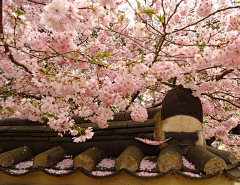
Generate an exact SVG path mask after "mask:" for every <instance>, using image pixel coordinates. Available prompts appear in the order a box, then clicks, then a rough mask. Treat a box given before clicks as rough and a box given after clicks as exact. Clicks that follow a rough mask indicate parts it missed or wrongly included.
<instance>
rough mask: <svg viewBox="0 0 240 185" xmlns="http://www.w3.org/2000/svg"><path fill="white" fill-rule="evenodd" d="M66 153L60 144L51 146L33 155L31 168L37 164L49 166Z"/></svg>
mask: <svg viewBox="0 0 240 185" xmlns="http://www.w3.org/2000/svg"><path fill="white" fill-rule="evenodd" d="M65 155H66V152H65V150H64V149H63V148H62V147H61V146H57V147H53V148H51V149H49V150H47V151H45V152H42V153H40V154H38V155H37V156H36V157H34V160H33V168H36V167H38V166H42V167H45V168H46V167H49V166H52V165H54V164H56V163H57V162H59V161H61V160H62V159H63V158H64V156H65Z"/></svg>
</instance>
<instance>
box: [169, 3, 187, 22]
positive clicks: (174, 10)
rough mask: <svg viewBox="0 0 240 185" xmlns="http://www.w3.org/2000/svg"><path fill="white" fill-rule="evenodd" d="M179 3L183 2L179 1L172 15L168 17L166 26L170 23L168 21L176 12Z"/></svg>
mask: <svg viewBox="0 0 240 185" xmlns="http://www.w3.org/2000/svg"><path fill="white" fill-rule="evenodd" d="M181 2H183V0H181V1H179V3H178V4H177V5H176V7H175V9H174V11H173V13H172V14H171V15H170V17H169V18H168V20H167V23H166V25H168V23H169V22H170V20H171V18H172V17H173V15H174V14H175V13H176V12H177V9H178V7H179V5H180V4H181Z"/></svg>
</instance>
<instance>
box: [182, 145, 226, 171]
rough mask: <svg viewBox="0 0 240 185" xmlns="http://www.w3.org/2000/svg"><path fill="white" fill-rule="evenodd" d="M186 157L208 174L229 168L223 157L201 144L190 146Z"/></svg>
mask: <svg viewBox="0 0 240 185" xmlns="http://www.w3.org/2000/svg"><path fill="white" fill-rule="evenodd" d="M185 157H186V158H187V159H188V160H189V161H191V162H192V163H193V164H195V165H196V166H197V167H198V168H199V169H200V170H201V171H203V172H206V174H215V173H217V172H220V173H222V172H223V170H224V169H226V168H227V165H226V163H225V161H224V160H223V159H222V158H220V157H218V156H217V155H215V154H213V153H211V152H210V151H208V150H206V149H205V148H204V147H201V146H193V147H189V148H188V151H187V154H186V156H185Z"/></svg>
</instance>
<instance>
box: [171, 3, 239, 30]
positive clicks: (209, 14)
mask: <svg viewBox="0 0 240 185" xmlns="http://www.w3.org/2000/svg"><path fill="white" fill-rule="evenodd" d="M234 8H240V6H232V7H227V8H223V9H219V10H217V11H215V12H213V13H211V14H209V15H208V16H206V17H204V18H202V19H200V20H199V21H197V22H195V23H192V24H189V25H187V26H184V27H183V28H179V29H176V30H175V31H173V32H171V34H172V33H175V32H178V31H181V30H183V29H185V28H187V27H190V26H194V25H195V24H198V23H199V22H202V21H204V20H205V19H207V18H208V17H211V16H212V15H214V14H216V13H218V12H221V11H224V10H228V9H234Z"/></svg>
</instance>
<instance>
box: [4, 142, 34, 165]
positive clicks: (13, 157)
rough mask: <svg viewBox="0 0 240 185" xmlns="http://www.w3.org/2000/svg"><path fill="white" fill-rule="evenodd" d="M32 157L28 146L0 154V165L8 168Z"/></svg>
mask: <svg viewBox="0 0 240 185" xmlns="http://www.w3.org/2000/svg"><path fill="white" fill-rule="evenodd" d="M33 156H34V153H33V151H32V149H31V148H30V147H29V146H23V147H20V148H17V149H13V150H10V151H7V152H4V153H2V154H0V165H2V166H4V167H9V166H11V165H13V164H17V163H19V162H21V161H24V160H26V159H29V158H31V157H33Z"/></svg>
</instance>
